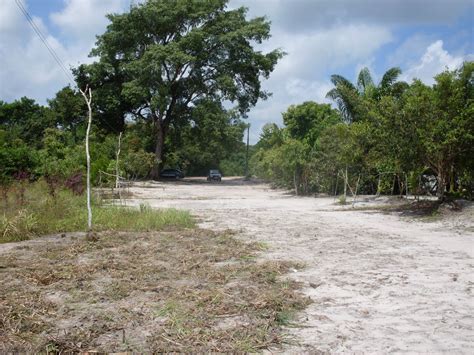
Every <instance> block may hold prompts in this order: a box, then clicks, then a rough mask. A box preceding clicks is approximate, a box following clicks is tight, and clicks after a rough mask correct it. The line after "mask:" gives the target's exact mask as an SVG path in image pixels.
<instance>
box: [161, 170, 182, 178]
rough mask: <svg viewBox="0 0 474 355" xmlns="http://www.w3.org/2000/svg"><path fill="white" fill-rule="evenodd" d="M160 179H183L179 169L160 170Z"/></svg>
mask: <svg viewBox="0 0 474 355" xmlns="http://www.w3.org/2000/svg"><path fill="white" fill-rule="evenodd" d="M160 177H161V178H167V179H182V178H184V173H183V172H182V171H181V170H179V169H163V170H161V173H160Z"/></svg>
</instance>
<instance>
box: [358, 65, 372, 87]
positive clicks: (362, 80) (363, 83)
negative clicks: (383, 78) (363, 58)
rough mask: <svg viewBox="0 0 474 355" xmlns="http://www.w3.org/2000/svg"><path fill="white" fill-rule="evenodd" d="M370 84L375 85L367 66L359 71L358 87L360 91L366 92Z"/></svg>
mask: <svg viewBox="0 0 474 355" xmlns="http://www.w3.org/2000/svg"><path fill="white" fill-rule="evenodd" d="M370 86H374V81H373V79H372V75H370V70H369V68H367V67H365V68H363V69H362V70H361V71H360V72H359V77H358V78H357V88H358V89H359V92H360V93H364V92H365V91H366V90H367V89H368V88H369V87H370Z"/></svg>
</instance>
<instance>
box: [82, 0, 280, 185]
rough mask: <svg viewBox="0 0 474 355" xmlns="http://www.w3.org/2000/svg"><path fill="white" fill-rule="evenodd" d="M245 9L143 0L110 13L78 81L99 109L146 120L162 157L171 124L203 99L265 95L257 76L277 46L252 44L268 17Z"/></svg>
mask: <svg viewBox="0 0 474 355" xmlns="http://www.w3.org/2000/svg"><path fill="white" fill-rule="evenodd" d="M246 13H247V9H246V8H243V7H241V8H238V9H233V10H228V9H227V0H209V1H184V0H178V1H176V0H148V1H146V2H144V3H142V4H138V5H136V6H132V7H131V9H130V12H127V13H124V14H120V15H109V16H108V18H109V20H110V24H109V25H108V27H107V30H106V32H105V33H104V34H102V35H100V36H99V37H98V41H97V46H96V47H95V48H94V49H93V51H92V52H91V55H92V56H97V57H99V61H98V62H96V63H93V64H91V65H83V66H81V67H79V68H78V69H77V70H76V76H77V78H78V82H79V83H81V85H85V84H86V83H89V84H90V85H91V86H92V87H93V88H94V89H95V90H96V91H97V92H98V96H99V97H102V98H101V100H100V101H99V102H98V106H99V107H98V110H99V111H100V112H104V114H105V112H107V113H108V114H109V115H110V114H112V113H113V114H114V115H116V119H119V118H120V119H123V117H124V114H126V113H127V112H128V113H132V114H134V115H136V116H137V117H141V118H143V119H145V120H150V121H151V122H152V123H153V127H152V129H153V133H154V135H155V155H156V160H157V163H161V162H162V160H163V159H164V152H163V148H164V143H165V136H166V134H167V132H168V129H169V127H170V124H171V123H172V122H175V121H180V120H184V121H187V120H190V119H192V115H193V111H194V110H195V108H196V107H197V106H198V105H199V104H200V102H201V101H202V100H203V99H204V100H206V101H209V100H214V101H218V102H221V101H224V100H227V101H230V102H234V103H236V105H237V107H238V109H239V111H240V112H242V113H244V112H246V111H247V110H248V109H249V108H250V107H252V106H253V105H255V104H256V103H257V101H258V100H259V99H266V98H267V97H268V93H267V92H265V91H264V90H262V89H261V84H260V80H261V79H262V78H268V76H269V75H270V73H271V72H272V71H273V69H274V67H275V65H276V63H277V61H278V59H279V58H281V56H282V55H283V53H282V52H281V51H280V50H278V49H276V50H273V51H271V52H269V53H262V52H261V51H258V50H255V49H254V48H253V45H254V44H259V43H262V42H263V41H264V40H266V39H268V38H269V37H270V24H269V22H268V21H267V20H266V19H265V18H263V17H258V18H254V19H251V20H247V19H246ZM158 166H159V164H157V165H156V169H155V171H154V174H155V176H156V175H157V173H158Z"/></svg>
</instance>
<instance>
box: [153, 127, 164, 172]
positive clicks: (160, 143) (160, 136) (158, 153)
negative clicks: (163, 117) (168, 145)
mask: <svg viewBox="0 0 474 355" xmlns="http://www.w3.org/2000/svg"><path fill="white" fill-rule="evenodd" d="M156 128H157V130H156V137H155V138H156V146H155V165H154V166H153V169H152V171H151V178H152V179H154V180H158V179H159V177H160V170H161V164H162V162H163V148H164V145H165V132H164V126H163V124H162V123H160V122H158V121H157V122H156Z"/></svg>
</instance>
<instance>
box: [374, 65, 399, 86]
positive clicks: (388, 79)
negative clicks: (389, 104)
mask: <svg viewBox="0 0 474 355" xmlns="http://www.w3.org/2000/svg"><path fill="white" fill-rule="evenodd" d="M401 73H402V70H401V69H400V68H397V67H394V68H390V69H389V70H387V71H386V72H385V74H384V75H383V77H382V80H381V81H380V85H379V87H380V89H381V90H382V91H386V90H388V89H389V88H390V87H391V86H392V85H393V84H394V83H395V82H396V81H397V79H398V77H399V76H400V74H401Z"/></svg>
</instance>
